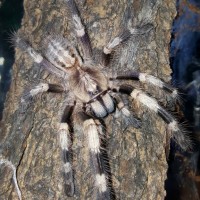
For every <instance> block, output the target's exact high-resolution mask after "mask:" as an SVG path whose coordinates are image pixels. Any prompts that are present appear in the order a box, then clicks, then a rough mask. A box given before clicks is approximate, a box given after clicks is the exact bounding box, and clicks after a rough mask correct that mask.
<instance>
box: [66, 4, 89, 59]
mask: <svg viewBox="0 0 200 200" xmlns="http://www.w3.org/2000/svg"><path fill="white" fill-rule="evenodd" d="M65 2H66V4H67V6H68V8H69V9H70V11H71V14H72V20H73V23H74V27H75V31H76V35H77V37H78V38H79V39H80V42H81V45H82V48H83V53H84V58H85V59H86V60H87V59H88V60H91V59H92V48H91V44H90V39H89V36H88V34H87V33H86V32H85V27H84V25H83V23H82V21H81V18H80V16H79V11H78V8H77V6H76V3H75V2H74V0H65Z"/></svg>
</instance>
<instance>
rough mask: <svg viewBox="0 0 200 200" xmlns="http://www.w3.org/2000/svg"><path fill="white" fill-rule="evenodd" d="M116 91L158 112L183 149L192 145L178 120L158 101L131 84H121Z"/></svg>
mask: <svg viewBox="0 0 200 200" xmlns="http://www.w3.org/2000/svg"><path fill="white" fill-rule="evenodd" d="M113 91H114V92H121V93H125V94H128V95H130V96H131V97H132V98H133V99H134V100H135V101H137V102H139V103H141V104H143V105H144V106H146V107H147V108H148V109H149V110H151V111H153V112H155V113H156V114H158V115H159V116H160V117H161V118H162V119H163V120H164V121H165V123H166V124H167V125H168V130H169V131H171V132H173V138H174V140H175V141H176V142H177V143H178V144H179V145H180V147H181V148H182V149H183V150H187V149H188V148H190V147H191V141H190V139H189V138H188V136H187V135H186V134H184V132H182V131H181V129H180V126H179V124H178V122H177V121H176V120H175V118H174V117H173V116H172V115H171V114H170V113H168V112H167V111H166V110H165V109H164V108H163V107H162V106H160V105H159V104H158V102H157V101H156V100H155V99H154V98H152V97H149V96H148V95H146V94H145V93H144V92H142V91H141V90H138V89H135V88H134V87H132V86H131V85H121V86H120V87H119V88H115V89H113Z"/></svg>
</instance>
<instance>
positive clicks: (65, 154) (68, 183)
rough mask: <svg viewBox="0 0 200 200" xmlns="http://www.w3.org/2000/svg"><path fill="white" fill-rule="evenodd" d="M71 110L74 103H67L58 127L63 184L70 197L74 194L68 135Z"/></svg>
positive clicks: (69, 138) (69, 137)
mask: <svg viewBox="0 0 200 200" xmlns="http://www.w3.org/2000/svg"><path fill="white" fill-rule="evenodd" d="M73 110H74V105H68V106H67V107H66V108H65V111H64V113H63V115H62V119H61V123H60V128H59V143H60V147H61V150H62V160H63V176H64V182H65V185H64V186H65V192H66V195H67V196H70V197H71V196H73V195H74V177H73V169H72V165H71V161H72V156H71V152H70V148H71V143H72V141H71V136H70V118H71V115H72V113H73Z"/></svg>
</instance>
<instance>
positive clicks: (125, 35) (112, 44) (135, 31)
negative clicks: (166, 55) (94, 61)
mask: <svg viewBox="0 0 200 200" xmlns="http://www.w3.org/2000/svg"><path fill="white" fill-rule="evenodd" d="M152 28H153V26H152V24H146V25H143V26H141V27H138V28H132V29H125V30H123V31H122V32H121V33H120V34H118V35H117V36H116V37H115V38H113V39H111V40H110V41H109V42H108V44H107V45H106V46H105V47H104V48H103V55H102V64H103V65H104V66H107V65H108V64H109V61H110V55H111V54H112V52H113V51H114V50H115V49H116V48H117V47H118V46H119V45H121V44H122V43H123V42H125V41H126V40H128V39H129V38H130V37H131V35H142V34H145V33H147V32H149V31H150V30H151V29H152Z"/></svg>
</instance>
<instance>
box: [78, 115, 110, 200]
mask: <svg viewBox="0 0 200 200" xmlns="http://www.w3.org/2000/svg"><path fill="white" fill-rule="evenodd" d="M79 117H81V119H82V121H83V132H84V134H85V135H86V136H87V140H88V146H89V150H90V160H91V169H92V170H93V173H94V174H95V175H94V176H95V178H94V179H95V187H96V188H97V189H98V196H99V198H100V199H108V200H109V199H110V190H109V188H108V176H107V173H106V164H105V160H104V157H103V155H102V152H101V139H100V137H99V131H98V126H97V125H96V123H95V121H94V120H93V119H92V118H91V117H90V116H88V115H86V114H85V113H83V112H80V113H79Z"/></svg>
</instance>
